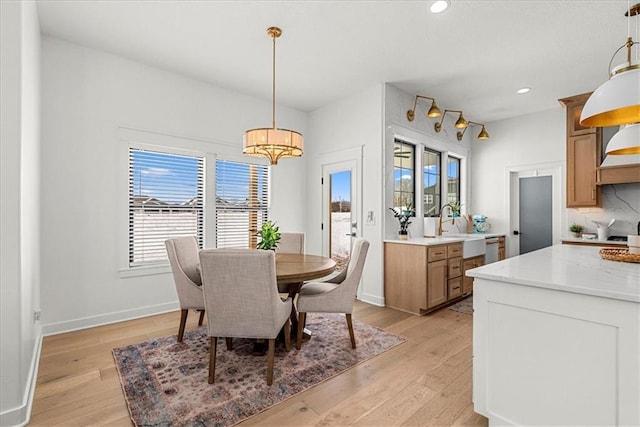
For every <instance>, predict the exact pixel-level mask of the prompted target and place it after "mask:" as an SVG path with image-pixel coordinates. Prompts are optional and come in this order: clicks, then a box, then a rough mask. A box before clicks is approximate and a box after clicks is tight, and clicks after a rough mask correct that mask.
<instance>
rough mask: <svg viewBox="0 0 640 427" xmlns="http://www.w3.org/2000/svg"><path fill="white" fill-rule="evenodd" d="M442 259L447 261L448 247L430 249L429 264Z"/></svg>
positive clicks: (428, 253)
mask: <svg viewBox="0 0 640 427" xmlns="http://www.w3.org/2000/svg"><path fill="white" fill-rule="evenodd" d="M441 259H447V247H446V246H444V245H443V246H433V247H429V250H428V252H427V262H433V261H440V260H441Z"/></svg>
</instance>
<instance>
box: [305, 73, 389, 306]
mask: <svg viewBox="0 0 640 427" xmlns="http://www.w3.org/2000/svg"><path fill="white" fill-rule="evenodd" d="M383 99H384V85H382V84H381V85H376V86H373V87H371V88H369V89H367V90H364V91H362V92H359V93H357V94H354V95H351V96H348V97H346V98H345V99H342V100H341V101H339V102H336V103H333V104H331V105H328V106H325V107H323V108H320V109H318V110H316V111H314V112H313V113H311V114H310V117H309V132H308V140H309V141H310V142H309V144H308V146H307V152H306V154H305V155H306V156H307V158H308V181H307V204H308V208H307V219H308V228H307V231H306V235H307V244H306V247H307V251H308V252H311V253H318V254H320V253H321V251H322V231H321V230H320V224H321V222H322V206H321V201H322V188H321V185H320V178H321V177H322V165H321V159H320V157H319V156H322V155H326V154H330V153H335V152H338V151H341V150H346V149H349V148H359V147H362V150H363V161H362V183H363V184H362V194H361V200H362V205H361V207H362V209H361V212H360V215H359V216H360V218H358V223H359V224H360V227H359V231H358V235H359V236H362V237H364V238H365V239H367V240H368V241H369V243H370V246H369V252H368V255H367V262H366V264H365V268H364V272H363V276H362V284H361V288H360V291H359V293H358V298H360V299H361V300H363V301H366V302H370V303H372V304H377V305H383V304H384V286H383V279H382V274H383V273H382V261H383V258H382V220H383V215H384V212H383V210H384V208H383V205H382V188H383V184H382V174H381V168H382V135H383V123H382V119H383ZM369 211H373V214H374V216H375V218H376V225H363V213H366V212H369ZM360 233H361V234H360Z"/></svg>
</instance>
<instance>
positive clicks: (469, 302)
mask: <svg viewBox="0 0 640 427" xmlns="http://www.w3.org/2000/svg"><path fill="white" fill-rule="evenodd" d="M448 308H449V310H453V311H457V312H459V313H464V314H473V295H472V296H470V297H467V298H465V299H463V300H462V301H460V302H457V303H455V304H453V305H451V306H449V307H448Z"/></svg>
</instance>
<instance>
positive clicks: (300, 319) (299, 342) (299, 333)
mask: <svg viewBox="0 0 640 427" xmlns="http://www.w3.org/2000/svg"><path fill="white" fill-rule="evenodd" d="M306 318H307V313H298V330H297V331H296V350H300V349H301V348H302V333H303V332H304V321H305V319H306Z"/></svg>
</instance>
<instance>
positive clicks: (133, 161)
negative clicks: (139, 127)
mask: <svg viewBox="0 0 640 427" xmlns="http://www.w3.org/2000/svg"><path fill="white" fill-rule="evenodd" d="M203 201H204V159H203V158H201V157H192V156H184V155H177V154H170V153H164V152H156V151H149V150H142V149H137V148H130V149H129V266H130V267H136V266H142V265H150V264H158V263H163V264H164V263H166V260H167V251H166V249H165V245H164V241H165V240H166V239H170V238H172V237H178V236H196V237H197V239H198V242H199V244H200V247H202V241H203V223H204V209H203V204H204V203H203Z"/></svg>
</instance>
